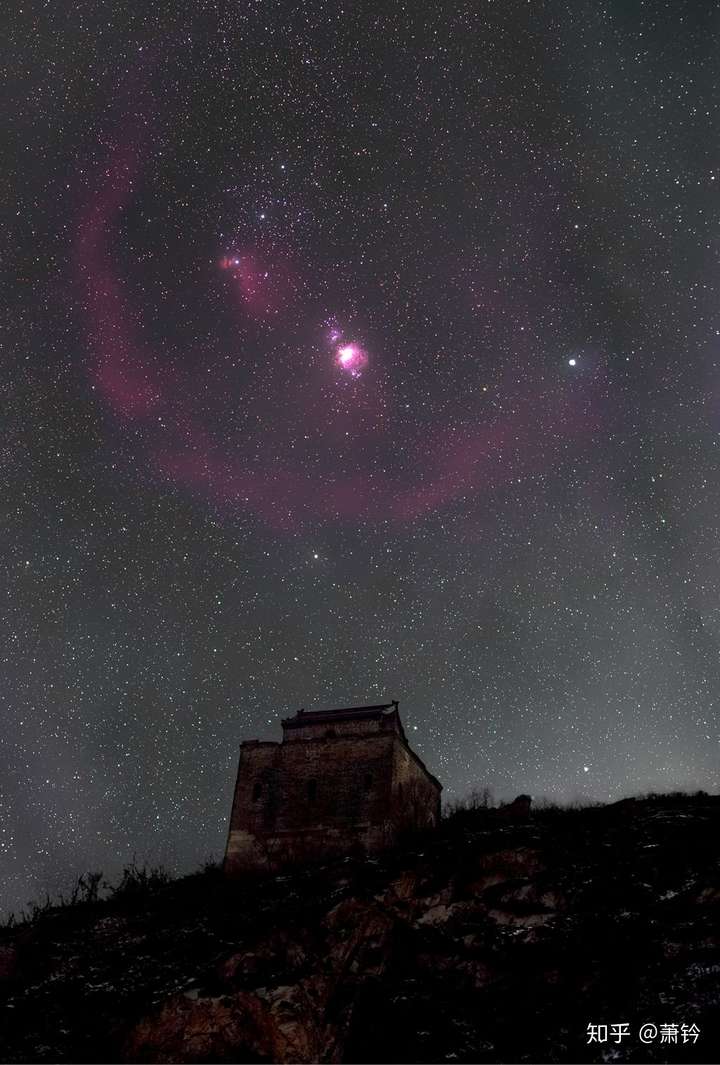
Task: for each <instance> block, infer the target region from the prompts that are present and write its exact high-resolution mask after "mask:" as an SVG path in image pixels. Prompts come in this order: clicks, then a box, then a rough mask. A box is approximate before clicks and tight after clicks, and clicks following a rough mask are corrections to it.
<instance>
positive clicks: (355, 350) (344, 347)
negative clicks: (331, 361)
mask: <svg viewBox="0 0 720 1065" xmlns="http://www.w3.org/2000/svg"><path fill="white" fill-rule="evenodd" d="M335 361H336V363H337V365H338V366H339V367H340V369H341V370H344V371H345V373H347V374H349V375H350V377H359V376H360V374H361V373H362V371H363V370H364V369H365V367H366V366H367V355H366V354H365V352H364V351H363V349H362V348H361V347H360V345H359V344H354V343H350V344H345V343H343V344H340V345H339V346H338V348H337V350H336V352H335Z"/></svg>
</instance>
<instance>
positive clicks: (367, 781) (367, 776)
mask: <svg viewBox="0 0 720 1065" xmlns="http://www.w3.org/2000/svg"><path fill="white" fill-rule="evenodd" d="M371 787H372V777H371V775H370V774H369V773H366V774H365V779H364V780H363V791H370V788H371Z"/></svg>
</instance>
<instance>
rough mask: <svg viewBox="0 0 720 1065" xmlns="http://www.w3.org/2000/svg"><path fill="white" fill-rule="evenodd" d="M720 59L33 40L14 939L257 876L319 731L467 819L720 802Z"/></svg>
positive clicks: (294, 20) (392, 29)
mask: <svg viewBox="0 0 720 1065" xmlns="http://www.w3.org/2000/svg"><path fill="white" fill-rule="evenodd" d="M719 29H720V10H719V9H718V8H717V6H716V5H714V4H707V5H705V4H697V3H694V2H692V0H667V2H653V0H645V2H643V0H636V2H632V3H631V2H629V0H608V2H606V3H598V2H597V0H544V2H543V0H539V2H535V3H529V2H525V0H522V2H521V0H503V2H499V0H495V2H493V0H476V2H474V3H469V2H467V0H452V2H447V0H434V2H433V3H432V4H420V3H410V2H407V3H402V2H397V3H395V2H383V3H378V2H375V0H362V2H356V0H342V2H340V3H337V2H333V0H306V2H299V3H288V2H285V0H262V2H261V0H246V2H239V0H238V2H221V0H207V2H202V3H198V4H191V5H182V4H181V5H178V4H176V3H171V4H168V3H163V2H160V3H153V4H149V3H147V2H146V0H134V2H133V3H132V4H126V5H122V4H110V3H107V2H106V3H102V2H97V0H73V3H69V2H67V0H57V2H54V3H47V2H46V3H41V2H39V0H38V2H37V3H29V4H27V5H24V6H23V8H22V9H20V8H17V9H15V10H14V11H13V12H11V13H10V14H9V15H8V16H7V23H6V30H5V33H4V34H3V39H4V44H3V46H2V47H3V51H4V55H3V61H2V64H0V68H1V69H2V70H3V71H4V74H3V77H4V83H5V84H4V100H5V114H6V122H5V132H4V150H3V153H2V158H3V163H2V173H3V179H4V185H5V189H6V194H5V197H4V200H5V205H6V211H5V212H4V230H5V232H4V239H3V253H4V259H5V269H4V271H3V274H4V280H3V282H2V288H3V301H2V302H3V309H4V313H3V314H2V322H1V325H0V329H1V330H2V333H1V335H2V363H1V365H2V397H3V400H2V407H1V415H0V416H1V418H2V426H3V432H2V438H1V444H0V475H1V479H2V494H1V497H0V498H1V500H2V502H1V504H0V515H1V518H2V520H1V523H0V537H1V543H2V552H1V555H0V558H1V559H2V583H1V585H0V587H1V589H2V597H3V611H2V629H1V631H0V656H1V672H0V676H1V678H2V683H1V684H0V713H1V714H2V720H3V722H4V723H5V727H4V728H3V729H2V732H0V764H1V765H2V768H1V769H0V879H1V880H2V899H3V902H4V904H6V905H9V906H11V907H12V906H19V905H22V904H23V903H26V902H27V900H28V899H29V898H33V897H37V896H38V895H40V894H41V893H42V892H43V891H44V890H45V889H46V888H47V889H50V890H51V891H52V890H57V889H59V888H61V887H63V886H64V885H65V884H67V883H68V880H69V878H71V877H72V875H73V874H76V873H79V872H83V871H85V870H87V869H89V868H94V869H103V870H104V872H105V875H106V877H109V878H110V877H116V876H117V874H118V872H119V870H120V869H121V866H122V864H123V862H125V861H128V860H129V859H130V858H131V857H132V856H133V854H135V855H136V856H137V858H138V859H139V860H146V861H152V862H162V863H164V864H165V865H167V866H168V867H169V868H171V869H173V870H176V871H179V872H185V871H190V870H191V869H193V868H195V867H196V866H197V865H198V864H199V863H200V862H201V861H202V860H203V859H205V858H206V857H208V856H216V857H217V856H219V855H220V854H221V853H222V850H223V847H224V842H225V835H226V830H227V819H228V815H229V809H230V801H231V795H232V788H233V784H234V774H235V768H236V762H237V748H238V743H239V742H240V741H241V740H242V739H250V738H261V739H278V738H279V736H280V727H279V721H280V718H281V717H283V716H287V715H288V714H289V713H294V712H295V711H296V710H297V709H298V708H299V707H300V706H305V707H307V708H316V709H322V708H328V707H332V706H343V705H356V704H363V703H372V702H378V701H386V700H390V699H398V700H400V710H401V715H402V717H403V720H404V723H405V726H406V730H407V732H408V736H409V738H410V740H411V742H412V744H413V745H414V747H415V748H416V750H417V751H418V753H419V754H420V755H421V756H422V757H423V758H424V759H425V761H426V762H427V764H428V766H429V768H430V769H431V770H432V771H433V772H435V773H436V775H437V776H438V777H439V778H440V779H441V780H442V782H443V783H444V785H445V788H446V795H447V797H449V798H452V797H460V796H463V795H465V794H467V793H468V792H469V791H470V789H472V788H484V787H486V786H489V787H491V788H493V789H494V791H495V794H496V795H497V796H499V797H512V796H513V795H515V794H517V793H518V792H520V791H526V792H529V793H530V794H531V795H533V796H535V797H538V796H548V797H550V798H552V799H556V800H564V801H565V800H573V799H577V798H586V799H589V798H592V799H599V800H602V801H607V800H613V799H617V798H619V797H621V796H623V795H627V794H633V793H638V792H642V791H647V790H650V789H656V790H666V789H669V788H675V787H682V788H693V789H694V788H706V789H708V790H711V791H712V790H716V788H717V781H718V766H719V761H720V760H719V758H718V753H719V752H718V738H719V733H718V720H717V714H716V698H717V692H718V685H719V683H720V659H719V657H718V654H719V648H720V606H719V605H718V604H719V603H720V594H719V593H720V568H719V567H720V558H719V548H720V545H719V543H718V535H717V527H718V517H719V514H720V484H719V483H718V472H717V470H718V454H719V450H720V375H719V367H718V362H719V359H720V278H719V269H720V264H719V262H718V257H719V252H720V203H719V202H718V191H719V189H720V153H719V151H718V144H719V143H720V142H719V140H718V132H719V124H718V119H719V117H720V114H719V111H718V107H719V103H720V61H719V60H718V55H719V54H720V51H719V47H718V46H719V44H720V40H719V36H720V35H719V33H718V31H719Z"/></svg>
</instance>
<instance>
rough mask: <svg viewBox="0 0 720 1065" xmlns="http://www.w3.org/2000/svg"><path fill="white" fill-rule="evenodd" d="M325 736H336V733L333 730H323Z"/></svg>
mask: <svg viewBox="0 0 720 1065" xmlns="http://www.w3.org/2000/svg"><path fill="white" fill-rule="evenodd" d="M325 735H326V736H337V732H336V731H335V729H334V728H329V729H326V730H325Z"/></svg>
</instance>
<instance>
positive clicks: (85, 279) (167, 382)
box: [75, 146, 601, 532]
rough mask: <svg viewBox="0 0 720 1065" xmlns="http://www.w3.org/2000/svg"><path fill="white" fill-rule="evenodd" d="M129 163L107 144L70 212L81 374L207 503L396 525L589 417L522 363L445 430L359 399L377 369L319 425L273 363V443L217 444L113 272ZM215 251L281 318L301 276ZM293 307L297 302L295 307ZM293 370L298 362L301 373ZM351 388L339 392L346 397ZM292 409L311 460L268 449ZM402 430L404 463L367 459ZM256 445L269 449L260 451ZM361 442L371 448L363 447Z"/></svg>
mask: <svg viewBox="0 0 720 1065" xmlns="http://www.w3.org/2000/svg"><path fill="white" fill-rule="evenodd" d="M139 170H140V153H139V151H138V149H137V148H135V147H134V146H125V147H122V148H119V149H117V150H116V151H115V152H114V154H113V156H112V158H111V159H110V161H109V164H108V165H107V166H106V167H103V168H102V169H101V173H102V175H103V177H102V179H101V180H100V181H99V182H98V185H97V188H96V191H95V193H94V195H93V196H92V198H91V200H90V201H89V202H88V203H87V204H86V206H85V209H84V210H83V211H82V213H81V215H80V217H79V220H78V225H77V233H76V241H75V266H76V270H77V275H78V278H79V281H80V284H81V286H82V291H83V299H82V301H81V306H82V308H83V315H84V331H85V338H86V343H87V347H88V351H89V355H90V358H89V360H88V364H87V365H88V372H89V375H90V378H91V381H92V383H93V386H94V387H95V388H96V389H97V390H98V392H99V394H100V396H101V397H102V399H103V401H104V402H105V404H106V405H107V407H108V408H109V409H110V410H111V411H112V413H113V414H114V415H115V417H116V420H117V421H118V422H120V423H121V424H127V422H128V421H131V422H134V423H136V424H137V423H141V424H142V425H143V426H144V429H145V432H143V434H141V435H140V436H139V437H138V441H139V443H138V446H139V447H142V448H143V449H145V453H144V454H143V455H138V457H137V461H138V465H141V464H142V466H147V465H148V462H149V466H150V468H151V469H152V470H153V471H154V473H155V476H156V477H158V478H161V479H163V480H169V481H171V482H172V483H173V484H176V485H178V486H180V487H183V488H185V489H187V490H189V491H191V492H192V493H193V494H196V495H199V496H202V497H203V498H205V499H207V501H208V502H209V503H212V504H213V505H215V506H221V507H222V506H226V507H228V508H232V509H235V508H237V507H240V508H242V509H244V510H247V511H249V512H251V513H254V514H255V515H256V516H257V517H258V518H259V519H260V520H261V521H262V522H264V523H265V524H267V525H268V526H269V527H271V528H272V529H275V530H287V531H292V532H296V531H298V530H299V529H301V528H303V527H304V526H306V525H307V524H308V523H317V521H322V522H337V523H351V524H354V525H361V524H363V523H366V522H367V521H373V520H375V519H376V517H377V516H378V515H382V516H383V518H384V519H387V520H389V521H390V522H392V523H393V524H396V525H399V526H402V525H403V524H405V523H412V522H415V521H417V520H419V519H422V518H424V517H426V516H428V515H431V514H433V513H435V512H437V511H440V510H442V509H444V508H447V507H449V506H451V505H453V504H454V503H456V502H460V501H462V503H463V505H468V504H469V503H473V502H474V503H478V504H479V503H480V502H481V501H482V497H483V494H484V493H486V492H487V491H489V490H491V489H493V488H496V487H499V486H502V485H503V484H506V483H510V482H513V481H515V480H516V478H517V477H518V474H519V473H522V474H523V475H527V473H528V472H530V471H538V470H541V471H545V470H547V469H548V468H551V467H552V466H553V465H554V464H556V463H558V462H559V461H560V460H561V458H562V456H563V455H565V454H566V453H567V446H568V442H569V441H571V440H576V441H577V440H579V439H581V438H588V437H589V436H591V435H593V434H595V433H596V431H597V429H598V428H599V414H598V412H597V409H596V408H597V404H596V403H593V402H592V398H593V397H592V396H591V395H590V394H589V392H588V388H586V389H582V388H578V386H577V384H575V385H574V387H573V390H572V391H571V392H570V391H563V390H562V389H557V388H556V389H549V388H548V387H547V385H546V384H545V385H543V382H542V378H541V377H537V376H535V377H533V375H532V374H531V373H530V372H528V374H527V376H526V378H525V380H524V381H523V383H522V386H521V387H518V381H517V377H515V379H514V382H513V384H514V392H513V395H512V402H511V403H508V404H507V406H506V407H505V412H504V413H502V412H501V413H495V414H489V413H488V409H487V407H485V408H483V407H479V409H478V415H477V417H476V418H475V419H473V418H467V419H466V421H465V422H464V424H460V423H457V422H456V423H454V424H453V425H452V428H451V431H450V429H449V427H448V425H447V423H446V422H445V421H444V420H442V421H441V420H439V419H437V418H436V420H434V421H432V420H428V422H427V424H424V425H423V426H422V427H420V426H419V425H418V422H417V416H418V412H414V411H413V410H412V409H410V410H408V405H407V404H404V405H403V409H402V420H400V419H399V418H397V417H395V418H394V417H393V406H392V403H391V402H390V398H389V397H388V395H381V394H380V393H379V392H378V393H377V397H376V401H375V403H374V408H375V413H374V414H373V411H372V408H373V404H371V405H370V406H368V405H367V404H368V396H369V395H370V394H371V393H370V390H371V389H372V388H373V387H375V388H378V387H379V386H378V385H377V382H375V383H374V384H373V381H372V380H371V377H374V376H376V375H368V376H367V377H364V376H363V379H362V381H357V382H356V384H357V388H362V390H363V394H364V397H365V404H366V407H365V409H364V410H363V409H362V403H361V404H360V407H358V411H359V412H360V413H359V414H358V416H357V417H356V418H355V420H353V410H352V408H351V405H350V403H349V402H348V403H346V406H345V407H344V408H343V409H342V410H341V411H340V412H339V413H338V414H337V415H336V417H335V423H333V421H332V419H329V420H328V423H327V426H325V425H324V424H323V423H322V422H320V423H318V420H317V419H315V418H314V415H315V413H316V407H317V405H318V403H319V402H320V400H319V398H318V393H317V390H316V391H315V394H314V396H313V395H312V394H311V393H312V391H313V390H312V387H311V386H312V380H313V379H312V377H310V376H308V381H307V382H304V386H305V387H302V386H303V382H302V381H301V380H296V381H294V382H293V387H292V388H290V385H289V384H288V383H284V382H283V379H282V375H277V374H276V375H274V376H273V377H270V378H268V380H266V381H264V387H265V388H267V387H272V388H276V389H277V393H278V394H277V403H276V404H275V405H274V406H275V409H276V410H277V411H278V419H279V421H278V422H277V424H274V423H273V422H270V423H269V424H268V425H266V426H265V427H263V433H264V434H265V438H264V440H263V441H262V442H261V443H264V442H265V440H268V437H267V434H268V433H269V434H270V437H269V440H268V442H269V444H270V445H271V446H266V447H264V449H261V448H258V446H257V445H258V440H257V439H251V438H250V437H248V438H247V440H246V441H245V443H244V444H243V443H242V442H241V443H240V444H239V445H235V447H234V448H233V449H232V450H231V452H230V453H229V454H228V451H227V445H226V444H224V443H223V442H221V441H219V440H217V439H215V437H214V435H213V431H212V429H211V428H210V426H209V425H208V424H207V422H206V420H205V419H201V418H200V417H199V416H198V415H197V414H195V413H194V410H193V396H192V394H191V393H192V389H188V386H187V383H185V385H183V386H182V387H181V386H180V384H179V382H178V380H177V379H176V378H175V376H174V375H173V373H172V372H171V370H170V369H169V367H168V366H167V364H165V363H163V360H162V359H161V358H160V357H159V353H158V352H157V351H156V350H154V349H153V348H152V347H151V346H150V345H149V344H148V343H147V342H146V341H145V340H144V338H143V335H142V334H143V330H142V322H141V321H140V320H139V317H140V316H139V315H138V313H137V311H136V309H135V308H134V307H133V306H132V305H131V304H130V302H129V299H128V297H127V295H126V292H125V288H124V285H123V282H122V280H121V278H120V277H119V275H118V272H117V266H116V264H115V261H114V257H113V253H112V249H113V247H114V244H115V236H116V229H117V228H118V226H119V222H120V217H121V215H122V213H123V211H124V208H125V207H126V205H127V204H128V202H129V200H130V198H131V196H132V192H133V184H134V180H135V178H136V177H137V175H138V173H139ZM219 265H220V267H221V269H222V270H223V271H227V272H228V273H229V274H230V275H231V277H232V279H233V282H234V283H235V285H236V289H237V291H238V294H239V298H240V300H241V303H242V306H243V307H244V308H245V310H246V311H248V312H250V313H252V314H256V315H259V316H264V315H267V314H274V315H276V316H278V318H279V319H281V318H282V315H283V313H284V311H285V310H286V309H287V308H288V306H289V303H290V301H291V300H292V299H293V298H294V296H295V295H297V293H298V291H299V289H300V287H301V286H300V283H299V280H298V278H297V277H293V276H292V272H291V271H289V270H288V269H287V268H286V266H285V265H284V264H283V265H281V266H277V264H275V266H274V267H273V264H272V263H271V262H270V259H269V257H268V256H267V255H266V254H265V253H264V252H263V251H262V250H261V249H260V250H258V249H244V250H238V251H237V252H233V253H232V254H229V255H227V256H225V257H223V258H222V259H221V260H220V263H219ZM273 269H274V271H275V273H274V276H271V271H272V270H273ZM296 318H297V314H295V316H294V319H293V321H294V320H295V319H296ZM288 322H290V319H289V318H288ZM291 328H292V327H291V325H288V329H291ZM332 340H333V343H334V362H335V365H336V367H337V369H338V370H340V371H342V372H343V373H344V374H346V375H348V376H349V377H351V378H356V379H357V378H360V377H361V375H362V372H363V371H364V370H365V369H366V368H367V365H368V359H367V354H366V352H365V350H364V349H363V347H362V346H361V345H360V344H358V343H357V342H355V341H345V340H343V339H341V337H340V335H339V333H338V335H337V336H333V337H332ZM189 346H190V345H189ZM269 357H270V354H269ZM302 370H303V364H302V363H300V369H299V373H302ZM307 372H308V374H309V373H310V371H309V370H308V371H307ZM268 381H269V382H270V384H268ZM595 383H596V384H601V382H600V381H596V382H595ZM588 387H589V386H588ZM263 398H264V399H265V400H267V398H268V397H267V396H263ZM350 398H353V397H350V396H349V394H348V396H346V400H349V399H350ZM246 402H247V403H252V402H253V397H252V396H248V397H246ZM420 407H421V409H422V404H420ZM343 411H344V413H343ZM159 413H160V414H161V417H159V416H158V415H159ZM291 419H295V421H296V423H297V424H298V425H305V424H313V426H314V428H315V438H314V444H315V446H316V447H317V444H318V442H319V443H320V444H321V445H322V443H323V440H324V442H325V445H326V446H325V448H324V454H325V456H326V458H325V466H324V467H323V468H322V470H320V469H319V468H318V466H317V465H316V464H315V465H313V463H312V462H310V461H308V459H307V456H303V455H302V454H299V453H298V452H297V451H294V450H292V448H290V447H289V446H288V448H287V449H286V450H285V451H284V452H283V453H282V454H280V453H279V452H278V448H279V447H282V445H283V441H284V440H285V437H284V436H283V435H282V432H283V431H284V432H285V433H286V435H287V424H288V423H289V422H290V421H291ZM338 419H340V421H342V420H344V421H345V424H346V428H345V429H343V432H342V435H343V436H344V437H350V438H351V443H356V444H361V445H362V446H360V447H355V448H354V449H351V450H350V451H348V450H347V449H344V450H343V449H340V448H337V447H336V442H337V439H338V435H339V432H338V430H339V424H340V423H339V422H338ZM159 421H160V422H162V427H161V428H160V427H158V422H159ZM369 431H370V432H371V433H372V442H373V444H374V445H376V451H375V452H373V453H372V454H370V453H369V452H367V449H366V447H365V444H366V442H367V434H368V432H369ZM400 436H402V441H403V447H402V456H403V469H404V470H406V471H407V472H406V473H405V474H394V473H392V472H388V470H387V469H386V468H385V467H388V466H389V465H390V464H388V463H381V462H378V461H377V455H378V451H377V447H380V448H382V447H387V451H388V454H389V455H391V454H394V453H396V452H397V448H398V440H399V437H400ZM263 453H264V454H266V455H268V456H270V457H268V458H267V459H265V461H264V462H263V461H262V460H260V461H258V455H259V454H263ZM366 454H368V455H369V457H367V458H363V456H365V455H366Z"/></svg>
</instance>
